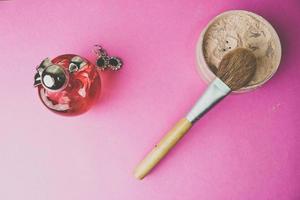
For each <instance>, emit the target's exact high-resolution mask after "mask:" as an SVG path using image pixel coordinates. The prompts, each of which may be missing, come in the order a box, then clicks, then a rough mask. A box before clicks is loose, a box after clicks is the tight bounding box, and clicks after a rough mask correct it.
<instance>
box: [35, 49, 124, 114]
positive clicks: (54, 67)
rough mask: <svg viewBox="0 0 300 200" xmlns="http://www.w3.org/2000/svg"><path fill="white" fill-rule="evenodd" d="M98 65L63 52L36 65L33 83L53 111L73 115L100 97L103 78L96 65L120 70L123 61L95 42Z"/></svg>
mask: <svg viewBox="0 0 300 200" xmlns="http://www.w3.org/2000/svg"><path fill="white" fill-rule="evenodd" d="M94 52H95V53H96V54H97V55H98V59H97V62H96V64H97V66H95V65H93V64H92V63H91V62H90V61H88V60H87V59H85V58H82V57H80V56H78V55H73V54H65V55H60V56H58V57H56V58H54V59H53V60H50V59H49V58H46V59H44V60H43V61H42V63H41V64H40V65H39V66H38V67H37V73H36V75H35V77H34V86H36V87H37V88H38V94H39V97H40V99H41V101H42V102H43V104H44V105H45V106H46V107H47V108H48V109H49V110H51V111H53V112H55V113H57V114H61V115H66V116H74V115H79V114H82V113H84V112H86V111H87V110H88V109H89V108H90V107H91V106H92V105H93V104H94V102H95V101H96V100H97V98H98V96H99V94H100V89H101V80H100V76H99V74H98V71H97V69H102V70H105V69H111V70H119V69H120V68H121V66H122V62H121V60H120V59H119V58H117V57H109V56H107V54H106V52H105V50H104V49H102V47H101V46H98V45H97V46H96V48H95V50H94Z"/></svg>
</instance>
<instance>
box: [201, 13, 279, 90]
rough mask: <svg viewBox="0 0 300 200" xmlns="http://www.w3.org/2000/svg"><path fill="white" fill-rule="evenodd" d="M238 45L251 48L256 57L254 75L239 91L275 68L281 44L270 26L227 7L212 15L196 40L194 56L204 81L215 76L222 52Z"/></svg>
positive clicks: (267, 76) (253, 85) (262, 79)
mask: <svg viewBox="0 0 300 200" xmlns="http://www.w3.org/2000/svg"><path fill="white" fill-rule="evenodd" d="M237 47H243V48H246V49H249V50H251V51H252V52H253V53H254V55H255V56H256V58H257V69H256V72H255V75H254V77H253V79H252V80H251V81H250V82H249V83H248V84H247V85H246V86H245V87H243V88H241V89H240V90H239V91H247V90H249V89H254V88H256V87H258V86H260V85H262V84H263V83H265V82H266V81H267V80H269V79H270V78H271V77H272V76H273V74H274V73H275V72H276V70H277V68H278V65H279V63H280V58H281V45H280V41H279V38H278V35H277V33H276V32H275V30H274V29H273V27H272V26H271V25H270V24H269V23H268V22H267V21H266V20H265V19H263V18H262V17H260V16H259V15H256V14H254V13H251V12H248V11H241V10H237V11H228V12H225V13H222V14H221V15H218V16H217V17H215V18H214V19H213V20H212V21H211V22H210V23H209V24H208V25H207V27H206V29H205V30H204V31H203V32H202V34H201V36H200V39H199V42H198V44H197V60H198V64H199V68H200V72H201V74H202V75H203V76H204V78H205V79H206V80H207V81H211V80H212V79H213V78H214V74H215V73H216V71H217V68H218V66H219V63H220V61H221V60H222V58H223V56H224V55H225V54H226V53H227V52H228V51H231V50H233V49H235V48H237Z"/></svg>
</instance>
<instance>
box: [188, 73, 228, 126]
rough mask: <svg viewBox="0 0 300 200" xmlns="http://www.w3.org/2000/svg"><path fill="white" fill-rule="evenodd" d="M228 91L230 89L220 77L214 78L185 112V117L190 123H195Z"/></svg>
mask: <svg viewBox="0 0 300 200" xmlns="http://www.w3.org/2000/svg"><path fill="white" fill-rule="evenodd" d="M230 91H231V89H230V88H229V87H228V86H227V85H226V84H225V83H224V82H223V81H222V80H221V79H219V78H216V79H215V80H214V81H213V82H211V84H210V85H209V86H208V88H207V89H206V91H205V92H204V94H203V95H202V96H201V97H200V99H199V100H198V101H197V102H196V104H195V105H194V107H193V108H192V110H191V111H190V112H189V113H188V114H187V116H186V119H187V120H189V121H190V122H191V123H195V122H196V121H197V120H198V119H199V118H200V117H202V116H203V115H204V114H205V113H206V112H207V111H209V109H210V108H212V107H213V106H214V105H215V104H216V103H218V102H219V101H220V100H221V99H223V98H224V97H225V96H226V95H227V94H228V93H229V92H230Z"/></svg>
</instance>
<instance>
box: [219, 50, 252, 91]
mask: <svg viewBox="0 0 300 200" xmlns="http://www.w3.org/2000/svg"><path fill="white" fill-rule="evenodd" d="M255 70H256V57H255V55H254V54H253V53H252V52H251V51H249V50H247V49H244V48H237V49H234V50H232V51H230V52H228V53H227V54H225V56H224V57H223V59H222V60H221V62H220V65H219V68H218V71H217V77H219V78H220V79H221V80H222V81H223V82H224V83H225V84H226V85H227V86H228V87H230V89H231V90H238V89H240V88H242V87H244V86H246V85H247V83H249V81H251V79H252V78H253V76H254V73H255Z"/></svg>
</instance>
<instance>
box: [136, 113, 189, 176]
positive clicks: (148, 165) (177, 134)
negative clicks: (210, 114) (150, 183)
mask: <svg viewBox="0 0 300 200" xmlns="http://www.w3.org/2000/svg"><path fill="white" fill-rule="evenodd" d="M191 126H192V123H191V122H190V121H188V120H187V119H186V118H183V119H181V120H180V121H179V122H177V124H176V125H175V126H174V127H173V128H172V129H171V130H170V131H169V132H168V133H167V134H166V135H165V136H164V137H163V138H162V140H161V141H160V142H159V143H158V144H157V145H155V147H154V148H153V149H152V151H151V152H150V153H149V154H148V155H147V156H146V157H145V158H144V160H142V161H141V162H140V163H139V165H138V166H137V167H136V169H135V171H134V176H135V177H136V178H138V179H143V178H144V177H145V176H146V175H147V174H148V173H149V172H150V171H151V169H152V168H153V167H155V166H156V164H158V162H159V161H160V160H161V159H162V158H163V157H165V156H166V155H167V153H168V152H169V151H170V150H171V149H172V148H173V147H174V146H175V144H176V143H177V142H178V141H179V140H180V139H181V138H182V137H183V136H184V135H185V133H186V132H187V131H188V130H189V129H190V128H191Z"/></svg>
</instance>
